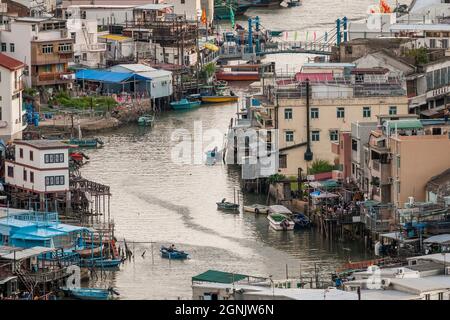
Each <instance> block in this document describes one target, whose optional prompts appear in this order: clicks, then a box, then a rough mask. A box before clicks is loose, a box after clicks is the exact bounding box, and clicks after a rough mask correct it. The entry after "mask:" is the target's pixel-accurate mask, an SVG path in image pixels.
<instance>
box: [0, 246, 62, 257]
mask: <svg viewBox="0 0 450 320" xmlns="http://www.w3.org/2000/svg"><path fill="white" fill-rule="evenodd" d="M52 251H55V249H54V248H47V247H33V248H29V249H24V250H21V251H17V252H16V253H14V252H12V253H8V254H6V255H3V256H1V258H2V259H5V260H23V259H28V258H32V257H36V256H39V255H41V254H43V253H47V252H52Z"/></svg>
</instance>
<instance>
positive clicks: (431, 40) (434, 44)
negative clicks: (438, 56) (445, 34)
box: [430, 39, 436, 49]
mask: <svg viewBox="0 0 450 320" xmlns="http://www.w3.org/2000/svg"><path fill="white" fill-rule="evenodd" d="M430 48H432V49H433V48H436V39H430Z"/></svg>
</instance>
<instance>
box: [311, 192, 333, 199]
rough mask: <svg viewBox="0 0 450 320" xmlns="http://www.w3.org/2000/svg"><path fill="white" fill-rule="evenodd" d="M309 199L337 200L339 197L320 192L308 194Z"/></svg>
mask: <svg viewBox="0 0 450 320" xmlns="http://www.w3.org/2000/svg"><path fill="white" fill-rule="evenodd" d="M309 195H310V196H311V198H317V199H326V198H337V197H339V195H337V194H335V193H331V192H320V191H314V192H312V193H310V194H309Z"/></svg>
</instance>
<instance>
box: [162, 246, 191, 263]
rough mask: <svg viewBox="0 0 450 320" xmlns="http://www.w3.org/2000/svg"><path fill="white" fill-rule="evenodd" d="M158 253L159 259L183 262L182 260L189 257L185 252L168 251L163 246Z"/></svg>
mask: <svg viewBox="0 0 450 320" xmlns="http://www.w3.org/2000/svg"><path fill="white" fill-rule="evenodd" d="M159 251H160V252H161V257H163V258H166V259H176V260H183V259H187V258H188V256H189V254H188V253H187V252H184V251H180V250H175V249H173V250H170V249H169V248H166V247H164V246H162V247H161V249H160V250H159Z"/></svg>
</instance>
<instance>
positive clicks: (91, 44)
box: [67, 18, 106, 68]
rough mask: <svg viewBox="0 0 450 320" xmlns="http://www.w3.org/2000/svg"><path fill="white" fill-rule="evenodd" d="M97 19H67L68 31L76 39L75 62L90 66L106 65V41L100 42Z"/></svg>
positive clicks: (74, 46)
mask: <svg viewBox="0 0 450 320" xmlns="http://www.w3.org/2000/svg"><path fill="white" fill-rule="evenodd" d="M97 29H98V28H97V21H96V20H84V19H78V18H70V19H67V31H68V33H69V34H70V37H71V38H72V39H73V40H74V44H73V51H74V64H75V65H80V66H84V67H88V68H101V67H102V66H104V65H105V53H106V43H98V32H97Z"/></svg>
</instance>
